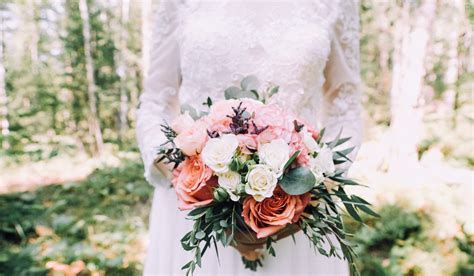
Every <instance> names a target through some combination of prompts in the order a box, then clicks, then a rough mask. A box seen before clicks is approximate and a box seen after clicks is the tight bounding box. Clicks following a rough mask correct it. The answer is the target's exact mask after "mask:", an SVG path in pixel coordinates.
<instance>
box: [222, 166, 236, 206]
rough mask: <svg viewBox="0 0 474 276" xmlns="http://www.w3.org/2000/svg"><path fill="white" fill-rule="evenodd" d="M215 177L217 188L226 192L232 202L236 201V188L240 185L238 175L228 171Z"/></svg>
mask: <svg viewBox="0 0 474 276" xmlns="http://www.w3.org/2000/svg"><path fill="white" fill-rule="evenodd" d="M217 176H218V179H217V182H218V183H219V186H221V187H222V188H224V190H226V192H227V193H228V194H229V195H230V199H231V200H232V201H238V200H239V198H240V196H238V195H237V186H238V185H239V184H240V174H238V173H236V172H233V171H228V172H226V173H221V174H218V175H217Z"/></svg>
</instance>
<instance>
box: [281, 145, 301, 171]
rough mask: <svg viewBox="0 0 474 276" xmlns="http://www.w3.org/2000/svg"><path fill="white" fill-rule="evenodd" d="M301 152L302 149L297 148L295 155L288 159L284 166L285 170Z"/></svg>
mask: <svg viewBox="0 0 474 276" xmlns="http://www.w3.org/2000/svg"><path fill="white" fill-rule="evenodd" d="M300 152H301V151H300V150H297V151H295V153H293V155H292V156H291V157H290V159H288V161H286V164H285V166H284V167H283V170H286V169H288V167H289V166H290V165H291V163H293V161H295V159H296V158H297V157H298V155H299V154H300Z"/></svg>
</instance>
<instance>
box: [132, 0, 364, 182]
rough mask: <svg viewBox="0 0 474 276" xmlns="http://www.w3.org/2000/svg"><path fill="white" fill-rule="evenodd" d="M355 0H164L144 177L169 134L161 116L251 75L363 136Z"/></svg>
mask: <svg viewBox="0 0 474 276" xmlns="http://www.w3.org/2000/svg"><path fill="white" fill-rule="evenodd" d="M358 26H359V22H358V11H357V4H356V3H355V0H343V1H342V0H341V1H335V0H300V1H292V0H286V1H283V0H280V1H262V0H260V1H259V0H220V1H210V0H208V1H204V0H194V1H185V0H181V1H170V0H168V1H166V0H165V1H163V3H162V4H161V5H160V7H159V9H158V15H157V24H156V26H155V30H154V31H155V32H154V37H153V45H152V54H151V59H152V60H151V66H150V71H149V75H148V77H147V79H146V82H145V91H144V93H143V94H142V96H141V105H140V108H139V109H138V111H137V138H138V142H139V146H140V150H141V152H142V155H143V159H144V163H145V171H146V172H145V176H146V177H147V179H148V180H149V181H150V182H151V183H152V184H158V183H159V181H160V180H159V179H160V178H159V177H158V175H157V174H156V173H157V172H156V170H155V169H154V168H153V160H154V159H155V158H156V150H157V148H158V146H159V145H160V144H161V143H162V141H163V136H162V134H161V133H160V127H159V124H161V123H162V121H163V120H170V119H171V118H172V117H174V116H176V115H177V114H178V112H179V106H180V105H182V104H189V105H191V106H193V107H195V108H197V109H202V108H203V107H204V106H203V105H202V103H203V102H204V101H205V100H206V98H207V97H208V96H210V97H211V98H213V99H215V100H220V99H222V98H223V95H224V94H223V91H224V89H225V88H227V87H228V86H230V85H233V84H234V85H237V84H238V83H239V81H240V80H241V79H242V78H243V77H244V76H246V75H255V76H257V77H258V78H259V80H260V81H261V86H262V87H261V88H262V89H263V88H266V87H269V86H272V85H279V86H280V92H279V93H278V94H276V95H275V96H274V97H272V101H274V102H277V103H278V104H280V105H282V106H284V107H285V108H287V109H290V110H292V111H293V112H295V113H297V114H299V115H301V116H302V117H303V118H305V119H306V120H307V121H308V122H311V123H312V124H314V125H318V126H325V127H326V128H327V131H328V132H327V133H329V135H328V139H329V138H331V136H334V135H335V134H336V133H337V132H338V131H339V130H340V129H341V127H342V128H343V132H344V134H345V135H346V136H352V138H353V139H352V144H353V145H355V146H357V145H358V144H359V143H360V140H361V131H362V128H361V123H360V99H359V82H360V80H359V66H358V63H359V35H358Z"/></svg>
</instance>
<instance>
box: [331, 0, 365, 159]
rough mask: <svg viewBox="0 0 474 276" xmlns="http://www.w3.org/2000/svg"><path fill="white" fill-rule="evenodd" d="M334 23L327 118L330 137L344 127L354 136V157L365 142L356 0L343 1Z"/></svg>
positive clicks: (349, 144)
mask: <svg viewBox="0 0 474 276" xmlns="http://www.w3.org/2000/svg"><path fill="white" fill-rule="evenodd" d="M340 3H341V4H340V12H339V16H338V19H337V21H336V22H335V24H334V28H333V36H332V41H331V53H330V55H329V59H328V61H327V64H326V68H325V71H324V75H325V79H326V81H325V83H324V87H323V117H322V124H323V126H324V127H326V133H327V135H325V136H326V139H327V140H331V139H333V138H334V137H335V136H336V135H337V133H338V132H339V131H340V130H341V128H342V137H351V139H350V140H349V142H347V143H346V144H344V148H349V147H353V146H355V147H356V150H354V151H353V152H352V153H351V154H350V155H349V157H350V158H351V159H352V160H354V159H355V157H356V153H357V149H358V148H359V146H360V144H361V141H362V130H363V128H362V120H361V100H360V94H361V93H360V72H359V15H358V4H357V2H356V0H344V1H341V2H340Z"/></svg>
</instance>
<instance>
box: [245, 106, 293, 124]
mask: <svg viewBox="0 0 474 276" xmlns="http://www.w3.org/2000/svg"><path fill="white" fill-rule="evenodd" d="M254 122H255V124H256V125H257V126H258V127H266V126H270V127H274V128H276V127H278V128H286V129H290V128H291V125H292V122H291V118H290V117H289V116H287V115H286V114H285V113H284V112H283V110H282V109H281V108H280V107H279V106H278V105H276V104H269V105H265V106H262V107H260V108H258V109H257V110H256V111H255V119H254Z"/></svg>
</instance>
